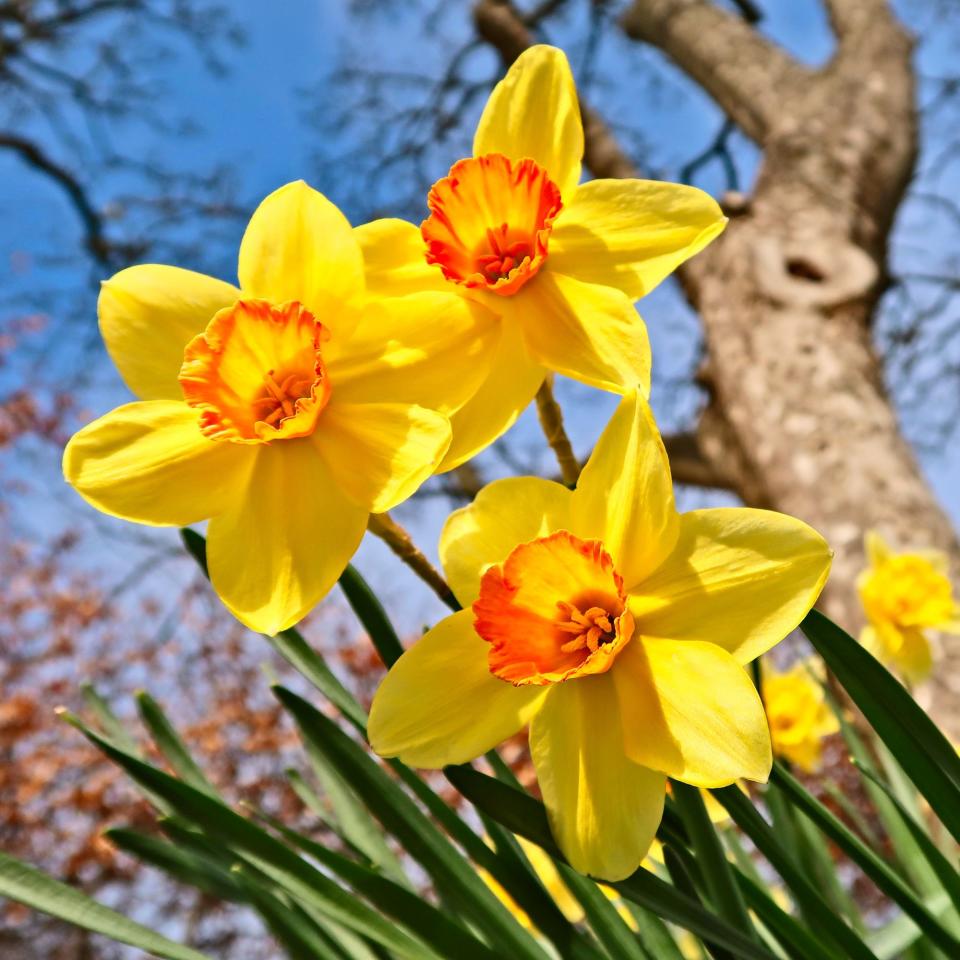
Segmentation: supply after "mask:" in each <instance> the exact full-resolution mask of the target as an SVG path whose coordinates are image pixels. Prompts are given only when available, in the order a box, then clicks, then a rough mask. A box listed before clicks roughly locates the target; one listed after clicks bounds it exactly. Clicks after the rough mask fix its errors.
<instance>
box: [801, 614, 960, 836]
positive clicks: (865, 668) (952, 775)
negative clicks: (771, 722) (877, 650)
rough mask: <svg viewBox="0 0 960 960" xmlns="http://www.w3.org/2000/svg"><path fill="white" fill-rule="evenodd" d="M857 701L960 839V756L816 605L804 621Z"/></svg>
mask: <svg viewBox="0 0 960 960" xmlns="http://www.w3.org/2000/svg"><path fill="white" fill-rule="evenodd" d="M800 628H801V629H802V630H803V632H804V634H805V635H806V636H807V639H808V640H809V641H810V642H811V643H812V644H813V646H814V647H815V648H816V650H817V653H819V654H820V656H821V657H822V658H823V660H824V662H825V663H826V665H827V666H828V667H829V669H830V670H831V671H832V672H833V673H834V675H835V676H836V677H837V679H838V680H839V681H840V683H841V684H842V685H843V688H844V689H845V690H846V691H847V693H848V694H849V695H850V698H851V699H852V700H853V702H854V703H855V704H856V705H857V707H859V709H860V711H861V712H862V713H863V715H864V716H865V717H866V718H867V720H868V722H869V723H870V725H871V726H872V727H873V729H874V730H875V731H876V732H877V735H878V736H879V737H880V738H881V740H883V742H884V743H885V744H886V746H887V748H888V749H889V751H890V753H891V754H893V756H894V758H895V759H896V761H897V763H899V764H900V766H901V767H902V768H903V770H904V772H905V773H906V774H907V776H908V777H910V779H911V780H912V781H913V783H914V785H915V786H916V787H917V789H918V790H919V791H920V792H921V793H922V794H923V796H924V797H926V799H927V802H928V803H929V804H930V806H931V807H932V808H933V811H934V813H936V814H937V816H938V817H939V818H940V819H941V821H942V822H943V825H944V826H945V827H946V828H947V829H948V830H949V831H950V833H951V834H953V836H954V838H955V839H956V840H960V757H958V756H957V752H956V750H954V749H953V747H952V746H951V745H950V742H949V741H948V740H947V738H946V737H945V736H944V735H943V734H942V733H941V732H940V730H939V729H938V728H937V726H936V724H935V723H934V722H933V721H932V720H931V719H930V718H929V717H928V716H927V715H926V714H925V713H924V712H923V710H921V709H920V707H919V706H918V705H917V703H916V701H915V700H914V699H913V697H911V696H910V694H909V693H908V692H907V690H906V689H905V688H904V687H903V686H902V685H901V684H900V683H899V682H898V681H897V680H896V679H895V678H894V676H893V675H892V674H891V673H890V672H889V671H888V670H887V669H886V668H885V667H884V666H883V665H882V664H880V663H879V662H878V661H877V660H876V659H875V658H874V657H873V656H872V655H871V654H870V653H869V652H868V651H867V650H866V649H865V648H864V647H862V646H861V645H860V644H859V643H857V641H856V640H854V639H853V637H851V636H850V634H848V633H847V632H846V631H844V630H841V629H840V627H838V626H837V625H836V624H835V623H833V622H832V621H831V620H828V619H827V618H826V617H825V616H824V615H823V614H822V613H819V612H817V611H816V610H812V611H811V612H810V613H808V614H807V616H806V617H805V618H804V620H803V622H802V623H801V624H800Z"/></svg>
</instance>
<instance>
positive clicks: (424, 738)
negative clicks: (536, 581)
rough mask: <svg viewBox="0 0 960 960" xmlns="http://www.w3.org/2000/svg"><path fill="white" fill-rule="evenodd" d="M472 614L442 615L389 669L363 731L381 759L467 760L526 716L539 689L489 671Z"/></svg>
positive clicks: (431, 763)
mask: <svg viewBox="0 0 960 960" xmlns="http://www.w3.org/2000/svg"><path fill="white" fill-rule="evenodd" d="M487 650H488V645H487V643H485V642H484V641H483V640H481V639H480V637H478V636H477V634H476V632H475V631H474V629H473V612H472V611H470V610H461V611H460V612H459V613H455V614H453V616H451V617H447V618H446V619H445V620H441V621H440V623H438V624H437V625H436V626H435V627H434V628H433V629H432V630H428V631H427V633H426V634H424V636H422V637H421V638H420V639H419V640H417V642H416V643H414V645H413V646H412V647H411V648H410V649H409V650H407V651H406V653H404V655H403V656H402V657H401V658H400V659H399V660H398V661H397V662H396V663H395V664H394V665H393V667H391V669H390V672H389V673H388V674H387V676H386V678H385V679H384V681H383V683H382V684H380V688H379V689H378V690H377V693H376V696H375V697H374V698H373V706H372V707H371V708H370V722H369V723H368V725H367V736H368V738H369V740H370V745H371V746H372V747H373V749H374V750H375V751H376V752H377V753H378V754H380V756H382V757H399V758H400V759H401V760H402V761H403V762H404V763H407V764H410V766H413V767H426V768H430V769H437V768H439V767H443V766H446V765H447V764H448V763H466V762H467V761H468V760H473V759H475V758H476V757H479V756H480V755H481V754H484V753H486V752H487V751H488V750H490V749H492V748H493V747H495V746H496V745H497V744H498V743H501V742H502V741H504V740H506V739H507V738H508V737H511V736H513V734H515V733H516V732H517V731H518V730H519V729H521V727H523V726H525V725H526V724H527V723H529V722H530V717H531V716H532V715H533V714H534V713H535V712H536V710H537V709H538V707H539V705H540V703H541V702H542V700H543V697H544V688H543V687H534V686H526V687H515V686H513V684H510V683H506V682H504V681H503V680H498V679H497V678H496V677H494V676H493V675H492V674H491V673H490V670H489V668H488V666H487Z"/></svg>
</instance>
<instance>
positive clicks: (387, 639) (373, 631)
mask: <svg viewBox="0 0 960 960" xmlns="http://www.w3.org/2000/svg"><path fill="white" fill-rule="evenodd" d="M340 587H341V589H342V590H343V593H344V596H345V597H346V598H347V603H349V604H350V606H351V608H352V609H353V612H354V613H355V614H356V615H357V619H358V620H359V621H360V622H361V623H362V624H363V627H364V629H365V630H366V631H367V633H368V634H369V635H370V640H371V641H372V642H373V645H374V647H375V648H376V650H377V653H379V654H380V659H381V660H382V661H383V662H384V663H385V664H386V665H387V666H388V667H392V666H393V665H394V663H396V661H397V660H398V659H399V658H400V655H401V654H402V653H403V644H401V643H400V638H399V637H398V636H397V632H396V630H394V629H393V624H392V623H391V622H390V619H389V618H388V617H387V613H386V611H385V610H384V609H383V605H382V604H381V603H380V601H379V600H378V599H377V596H376V594H375V593H374V592H373V591H372V590H371V589H370V587H369V585H368V584H367V581H366V580H364V579H363V577H362V576H361V575H360V572H359V571H358V570H357V569H356V567H354V566H353V565H352V564H347V569H346V570H344V571H343V573H342V574H341V575H340Z"/></svg>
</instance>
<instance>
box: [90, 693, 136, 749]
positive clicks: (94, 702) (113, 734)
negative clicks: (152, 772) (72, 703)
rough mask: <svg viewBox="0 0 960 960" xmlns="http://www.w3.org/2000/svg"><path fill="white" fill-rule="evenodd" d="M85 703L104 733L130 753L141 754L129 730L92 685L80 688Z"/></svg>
mask: <svg viewBox="0 0 960 960" xmlns="http://www.w3.org/2000/svg"><path fill="white" fill-rule="evenodd" d="M80 693H81V695H82V696H83V702H84V703H85V704H86V705H87V708H88V709H89V710H90V712H91V713H92V714H93V715H94V717H96V720H97V723H99V724H100V728H101V729H102V730H103V732H104V733H105V734H106V735H107V736H108V737H110V738H111V739H112V740H115V741H116V742H117V743H119V744H120V745H121V746H122V747H123V749H124V750H126V751H127V752H128V753H133V754H139V752H140V749H139V747H138V746H137V745H136V743H135V742H134V740H133V737H131V736H130V734H129V733H128V732H127V728H126V727H125V726H124V725H123V724H122V723H121V722H120V719H119V718H118V717H117V715H116V714H115V713H114V712H113V711H112V710H111V709H110V705H109V704H108V703H107V701H106V700H104V699H103V697H101V696H100V694H99V693H97V691H96V688H94V687H93V685H92V684H89V683H84V684H81V686H80Z"/></svg>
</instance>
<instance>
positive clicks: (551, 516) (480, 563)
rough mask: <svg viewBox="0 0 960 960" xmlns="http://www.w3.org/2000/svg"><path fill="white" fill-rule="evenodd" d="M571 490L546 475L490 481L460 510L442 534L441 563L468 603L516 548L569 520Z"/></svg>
mask: <svg viewBox="0 0 960 960" xmlns="http://www.w3.org/2000/svg"><path fill="white" fill-rule="evenodd" d="M570 497H571V493H570V491H569V490H568V489H567V488H566V487H564V486H562V485H561V484H559V483H554V482H553V481H551V480H543V479H541V478H540V477H508V478H506V479H504V480H494V481H493V483H489V484H487V486H485V487H484V488H483V489H482V490H481V491H480V493H478V494H477V498H476V500H474V501H473V503H471V504H470V505H469V506H466V507H462V508H461V509H460V510H455V511H454V512H453V513H451V514H450V516H449V517H448V518H447V522H446V523H445V524H444V525H443V531H442V532H441V534H440V562H441V563H442V564H443V571H444V574H445V575H446V578H447V583H449V584H450V587H451V589H452V590H453V592H454V594H455V595H456V597H457V599H458V600H459V601H460V603H461V604H463V606H465V607H466V606H469V605H470V604H471V603H473V601H474V600H476V599H477V597H478V596H479V595H480V578H481V576H483V572H484V570H486V568H487V567H488V566H489V565H490V564H491V563H501V562H502V561H503V560H505V559H506V558H507V555H508V554H509V553H510V552H511V551H512V550H513V548H514V547H516V546H518V545H519V544H521V543H527V542H528V541H530V540H535V539H537V538H538V537H545V536H547V535H548V534H550V533H553V532H554V531H555V530H562V529H564V528H566V527H567V526H568V525H569V514H570Z"/></svg>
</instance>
